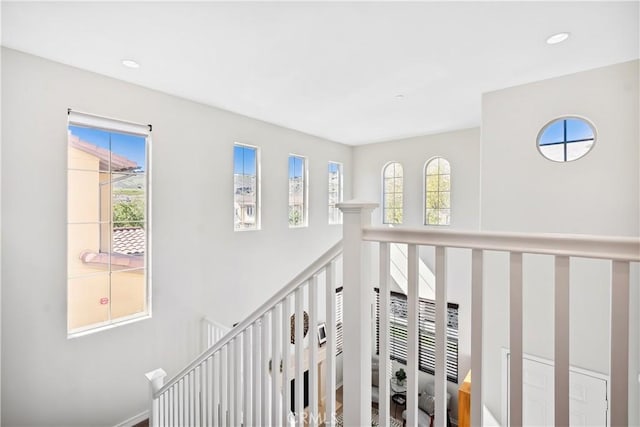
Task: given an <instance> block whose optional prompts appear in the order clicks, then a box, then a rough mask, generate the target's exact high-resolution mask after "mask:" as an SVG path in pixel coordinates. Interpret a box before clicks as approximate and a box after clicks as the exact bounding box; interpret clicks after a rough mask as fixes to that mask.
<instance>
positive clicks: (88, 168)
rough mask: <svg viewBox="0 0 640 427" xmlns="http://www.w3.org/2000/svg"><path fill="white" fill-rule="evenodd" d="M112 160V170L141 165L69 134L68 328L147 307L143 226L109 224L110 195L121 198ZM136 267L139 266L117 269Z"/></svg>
mask: <svg viewBox="0 0 640 427" xmlns="http://www.w3.org/2000/svg"><path fill="white" fill-rule="evenodd" d="M109 162H110V163H111V170H112V171H111V172H114V171H120V172H125V171H130V170H133V169H135V168H136V167H137V165H136V163H135V162H133V161H131V160H129V159H127V158H125V157H122V156H118V155H117V154H115V153H110V152H109V150H107V149H105V148H102V147H99V146H96V145H93V144H91V143H89V142H86V141H83V140H81V139H79V138H78V137H77V136H75V135H72V134H70V135H69V155H68V169H69V176H68V188H69V190H68V192H67V194H68V206H67V209H68V216H69V222H70V225H69V235H68V239H67V259H68V272H69V279H68V329H69V331H74V330H78V329H81V328H83V327H86V326H88V325H95V324H100V323H101V322H107V321H109V320H110V319H116V318H121V317H125V316H129V315H132V314H135V313H140V312H142V311H144V310H145V304H146V298H145V280H144V275H143V274H142V272H143V270H142V268H143V267H144V251H145V246H146V237H145V230H144V228H143V227H119V226H118V224H114V223H112V222H111V217H112V213H111V209H112V202H111V199H112V198H113V199H114V200H117V199H118V197H119V196H117V195H116V194H115V193H116V192H117V191H115V190H114V182H113V181H115V179H113V180H112V181H111V182H110V176H112V173H110V172H109ZM116 179H117V178H116ZM120 203H123V201H120ZM124 203H126V201H124ZM109 266H111V267H110V270H109ZM133 268H139V269H140V270H133V271H124V272H119V270H123V269H127V270H129V269H133ZM105 271H111V274H110V276H111V280H110V281H109V280H108V277H107V276H106V275H105V274H96V273H104V272H105ZM109 282H110V283H109Z"/></svg>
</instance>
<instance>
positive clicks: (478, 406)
mask: <svg viewBox="0 0 640 427" xmlns="http://www.w3.org/2000/svg"><path fill="white" fill-rule="evenodd" d="M483 266H484V265H483V251H482V250H481V249H472V250H471V372H472V380H471V396H473V399H471V425H472V426H481V425H483V423H482V287H483V284H482V283H483V278H482V275H483Z"/></svg>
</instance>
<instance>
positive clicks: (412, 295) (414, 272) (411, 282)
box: [407, 245, 419, 426]
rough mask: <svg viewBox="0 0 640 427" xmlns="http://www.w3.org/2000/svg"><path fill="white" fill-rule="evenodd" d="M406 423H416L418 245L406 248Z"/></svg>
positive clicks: (414, 424) (411, 424)
mask: <svg viewBox="0 0 640 427" xmlns="http://www.w3.org/2000/svg"><path fill="white" fill-rule="evenodd" d="M407 287H408V295H407V298H408V301H407V307H408V313H407V317H408V328H407V371H408V372H407V374H408V379H407V425H409V426H417V425H418V339H419V336H418V297H419V295H418V247H417V246H416V245H409V247H408V250H407Z"/></svg>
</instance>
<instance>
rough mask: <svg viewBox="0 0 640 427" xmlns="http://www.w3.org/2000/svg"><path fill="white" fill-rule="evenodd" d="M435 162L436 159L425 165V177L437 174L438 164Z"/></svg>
mask: <svg viewBox="0 0 640 427" xmlns="http://www.w3.org/2000/svg"><path fill="white" fill-rule="evenodd" d="M436 160H437V159H433V160H431V161H430V162H429V163H428V164H427V175H437V174H438V162H437V161H436Z"/></svg>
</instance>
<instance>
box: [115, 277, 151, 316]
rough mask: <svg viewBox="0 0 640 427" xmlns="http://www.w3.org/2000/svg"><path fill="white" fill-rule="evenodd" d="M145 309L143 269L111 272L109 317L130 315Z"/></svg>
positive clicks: (142, 311)
mask: <svg viewBox="0 0 640 427" xmlns="http://www.w3.org/2000/svg"><path fill="white" fill-rule="evenodd" d="M145 311H146V290H145V270H144V269H138V270H130V271H121V272H113V273H112V274H111V318H112V319H113V320H115V319H118V318H120V317H125V316H131V315H133V314H137V313H144V312H145Z"/></svg>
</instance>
